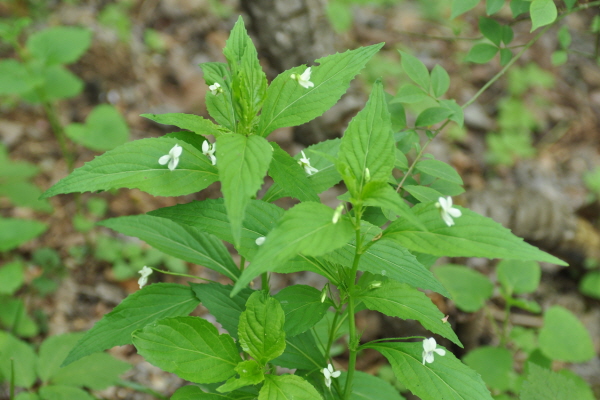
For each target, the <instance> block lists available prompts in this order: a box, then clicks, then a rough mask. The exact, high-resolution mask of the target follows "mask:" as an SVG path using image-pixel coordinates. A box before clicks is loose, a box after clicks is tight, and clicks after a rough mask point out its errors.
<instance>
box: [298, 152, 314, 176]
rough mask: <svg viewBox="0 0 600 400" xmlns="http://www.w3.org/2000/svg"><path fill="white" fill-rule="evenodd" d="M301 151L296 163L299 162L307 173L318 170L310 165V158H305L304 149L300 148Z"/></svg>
mask: <svg viewBox="0 0 600 400" xmlns="http://www.w3.org/2000/svg"><path fill="white" fill-rule="evenodd" d="M301 153H302V158H301V159H300V160H298V164H300V166H301V167H302V168H304V172H306V174H307V175H312V174H314V173H316V172H319V170H318V169H316V168H315V167H311V165H310V158H306V154H304V150H302V151H301Z"/></svg>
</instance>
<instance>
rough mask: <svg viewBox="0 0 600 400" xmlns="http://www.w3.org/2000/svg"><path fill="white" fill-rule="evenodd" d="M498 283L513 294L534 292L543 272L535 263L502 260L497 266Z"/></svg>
mask: <svg viewBox="0 0 600 400" xmlns="http://www.w3.org/2000/svg"><path fill="white" fill-rule="evenodd" d="M496 274H497V275H498V281H499V282H500V284H502V286H503V287H504V288H505V289H506V290H507V291H508V292H509V293H511V294H523V293H532V292H534V291H535V290H536V289H537V287H538V285H539V284H540V277H541V275H542V270H541V268H540V264H538V263H537V262H535V261H518V260H502V261H500V262H499V263H498V265H497V266H496Z"/></svg>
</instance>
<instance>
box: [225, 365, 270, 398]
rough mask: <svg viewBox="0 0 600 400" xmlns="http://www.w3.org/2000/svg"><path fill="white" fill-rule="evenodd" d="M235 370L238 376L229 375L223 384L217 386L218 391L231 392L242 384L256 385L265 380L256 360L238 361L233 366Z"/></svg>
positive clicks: (242, 385)
mask: <svg viewBox="0 0 600 400" xmlns="http://www.w3.org/2000/svg"><path fill="white" fill-rule="evenodd" d="M235 372H237V373H238V375H239V378H237V377H235V376H234V377H231V378H229V379H228V380H227V382H225V383H224V384H223V385H221V386H219V387H218V388H217V391H219V392H231V391H233V390H236V389H239V388H242V387H244V386H252V385H257V384H259V383H261V382H262V381H264V380H265V374H264V372H263V369H262V368H261V366H260V365H259V364H258V363H257V362H256V360H246V361H242V362H240V363H239V364H238V365H237V366H236V367H235Z"/></svg>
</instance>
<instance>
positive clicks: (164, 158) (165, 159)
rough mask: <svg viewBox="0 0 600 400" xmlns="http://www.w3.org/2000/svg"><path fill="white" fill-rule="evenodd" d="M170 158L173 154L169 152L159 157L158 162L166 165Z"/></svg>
mask: <svg viewBox="0 0 600 400" xmlns="http://www.w3.org/2000/svg"><path fill="white" fill-rule="evenodd" d="M170 159H171V156H170V155H168V154H167V155H166V156H162V157H161V158H159V159H158V163H159V164H160V165H165V164H166V163H168V162H169V160H170Z"/></svg>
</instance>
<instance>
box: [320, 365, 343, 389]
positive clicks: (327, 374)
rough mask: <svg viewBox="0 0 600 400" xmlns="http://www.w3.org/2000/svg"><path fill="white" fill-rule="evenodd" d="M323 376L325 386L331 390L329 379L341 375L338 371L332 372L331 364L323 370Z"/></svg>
mask: <svg viewBox="0 0 600 400" xmlns="http://www.w3.org/2000/svg"><path fill="white" fill-rule="evenodd" d="M322 372H323V375H325V386H327V387H328V388H331V378H337V377H338V376H340V375H341V374H342V373H341V372H340V371H334V370H333V366H332V365H331V364H329V365H327V368H323V371H322Z"/></svg>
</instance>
